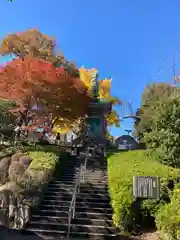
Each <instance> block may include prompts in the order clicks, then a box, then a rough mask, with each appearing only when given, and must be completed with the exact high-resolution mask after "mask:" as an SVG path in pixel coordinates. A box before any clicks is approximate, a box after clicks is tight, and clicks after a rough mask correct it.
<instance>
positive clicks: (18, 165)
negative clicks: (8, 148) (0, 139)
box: [0, 147, 68, 207]
mask: <svg viewBox="0 0 180 240" xmlns="http://www.w3.org/2000/svg"><path fill="white" fill-rule="evenodd" d="M24 150H25V149H24ZM67 157H68V156H67V154H66V153H61V152H60V150H59V149H57V148H56V147H39V149H38V150H36V151H28V152H26V153H16V154H14V155H13V156H12V157H11V159H9V160H6V159H4V160H3V159H2V160H3V161H2V160H1V161H2V162H1V161H0V171H1V168H2V171H3V170H6V173H5V174H4V175H3V176H4V178H3V179H0V183H1V191H4V190H6V189H8V190H10V191H12V192H13V194H14V195H15V196H16V197H18V198H21V200H22V201H23V203H24V204H26V205H28V206H30V207H36V206H38V204H39V203H40V201H41V199H42V198H43V192H44V189H45V188H46V187H47V185H48V183H49V182H50V181H51V179H52V177H53V174H54V173H55V172H56V168H58V169H61V168H63V165H64V162H65V161H66V159H67ZM58 159H59V161H58ZM1 165H2V167H1ZM2 184H3V185H2Z"/></svg>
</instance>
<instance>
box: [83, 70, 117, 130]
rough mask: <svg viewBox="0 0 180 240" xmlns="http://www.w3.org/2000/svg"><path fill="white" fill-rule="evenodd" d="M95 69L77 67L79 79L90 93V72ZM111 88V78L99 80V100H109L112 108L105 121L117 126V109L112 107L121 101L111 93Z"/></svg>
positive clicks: (109, 124)
mask: <svg viewBox="0 0 180 240" xmlns="http://www.w3.org/2000/svg"><path fill="white" fill-rule="evenodd" d="M94 71H97V70H96V69H85V68H84V67H82V68H80V69H79V73H80V79H81V81H82V82H83V83H84V84H85V86H86V87H87V89H88V90H89V92H90V94H91V90H92V74H93V72H94ZM111 88H112V79H111V78H110V79H107V78H106V79H102V80H99V98H100V100H102V101H103V100H105V101H111V102H112V105H113V108H112V111H111V113H110V114H109V115H108V116H107V123H108V126H113V125H115V126H116V127H119V122H120V121H119V115H118V113H117V111H116V110H115V109H114V107H115V106H116V105H120V104H121V101H120V99H119V98H117V97H115V96H112V95H111Z"/></svg>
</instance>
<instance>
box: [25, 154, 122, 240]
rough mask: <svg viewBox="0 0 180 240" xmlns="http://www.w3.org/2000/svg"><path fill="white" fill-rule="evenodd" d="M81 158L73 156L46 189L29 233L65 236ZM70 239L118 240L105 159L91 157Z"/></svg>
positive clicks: (29, 224) (82, 184) (29, 226)
mask: <svg viewBox="0 0 180 240" xmlns="http://www.w3.org/2000/svg"><path fill="white" fill-rule="evenodd" d="M79 166H80V160H78V161H77V159H76V160H75V159H73V158H71V159H70V160H69V162H68V164H67V167H66V169H65V171H64V175H63V176H62V177H60V178H58V179H54V180H53V181H52V182H51V183H50V184H49V187H48V189H47V192H46V193H45V196H44V201H43V202H42V203H41V205H40V210H39V211H38V212H36V213H33V215H32V220H31V222H30V223H28V225H27V231H28V232H34V233H36V234H38V235H40V236H46V237H48V236H49V237H50V236H51V237H54V239H56V238H55V237H57V238H58V239H66V236H67V232H68V211H69V206H70V202H71V199H72V193H73V190H74V184H75V179H76V176H77V171H78V169H79ZM70 239H98V240H101V239H117V230H116V229H115V228H114V227H113V223H112V209H111V207H110V205H109V195H108V188H107V170H106V164H105V161H104V159H91V161H89V162H88V168H87V171H86V173H85V181H84V182H83V183H81V185H80V193H79V194H78V195H77V198H76V213H75V218H74V219H72V221H71V231H70Z"/></svg>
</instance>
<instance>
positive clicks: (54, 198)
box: [44, 194, 109, 203]
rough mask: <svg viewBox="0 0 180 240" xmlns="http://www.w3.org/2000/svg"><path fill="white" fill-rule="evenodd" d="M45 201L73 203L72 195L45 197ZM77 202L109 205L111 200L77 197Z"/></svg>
mask: <svg viewBox="0 0 180 240" xmlns="http://www.w3.org/2000/svg"><path fill="white" fill-rule="evenodd" d="M44 199H45V200H61V201H71V199H72V195H65V196H62V195H59V196H58V195H50V194H49V195H44ZM76 199H77V200H81V201H86V202H96V203H97V202H103V203H109V199H106V198H101V197H98V198H97V197H96V198H93V197H91V196H90V197H88V196H87V197H79V196H78V195H77V197H76Z"/></svg>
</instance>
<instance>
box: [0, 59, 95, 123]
mask: <svg viewBox="0 0 180 240" xmlns="http://www.w3.org/2000/svg"><path fill="white" fill-rule="evenodd" d="M0 98H7V99H10V100H14V101H16V102H17V103H18V104H19V105H20V107H25V108H31V107H32V105H36V104H38V106H39V107H40V108H41V111H42V112H52V113H53V115H54V116H62V117H65V118H71V119H73V118H77V117H80V116H84V114H85V113H86V111H87V106H88V102H89V100H90V96H89V95H88V93H87V89H86V87H85V86H84V84H83V83H82V81H81V80H80V78H79V77H77V76H72V75H70V74H69V73H67V72H66V71H65V70H64V69H63V68H60V67H57V68H56V67H55V66H53V65H52V64H51V63H50V62H47V61H44V60H41V59H38V58H34V57H29V56H27V57H24V58H23V59H15V60H12V61H11V62H9V63H8V64H6V66H4V67H2V68H1V69H0Z"/></svg>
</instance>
